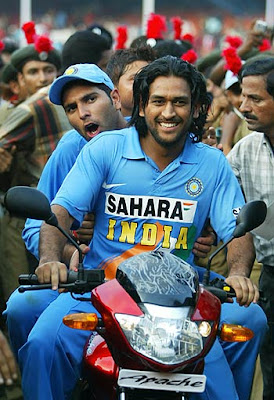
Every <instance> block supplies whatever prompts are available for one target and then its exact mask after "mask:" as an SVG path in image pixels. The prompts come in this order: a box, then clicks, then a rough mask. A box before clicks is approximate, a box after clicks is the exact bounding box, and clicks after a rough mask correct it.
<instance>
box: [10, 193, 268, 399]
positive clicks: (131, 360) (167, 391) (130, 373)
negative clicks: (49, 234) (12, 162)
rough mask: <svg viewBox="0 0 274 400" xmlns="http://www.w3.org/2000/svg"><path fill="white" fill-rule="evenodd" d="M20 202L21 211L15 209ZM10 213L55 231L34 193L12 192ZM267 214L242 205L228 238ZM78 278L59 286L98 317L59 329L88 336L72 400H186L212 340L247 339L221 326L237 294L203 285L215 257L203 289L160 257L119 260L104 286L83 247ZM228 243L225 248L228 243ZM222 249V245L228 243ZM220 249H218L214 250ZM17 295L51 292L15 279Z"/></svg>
mask: <svg viewBox="0 0 274 400" xmlns="http://www.w3.org/2000/svg"><path fill="white" fill-rule="evenodd" d="M18 198H20V205H19V204H18ZM5 204H6V207H7V209H8V210H9V211H10V212H13V213H16V214H17V215H21V216H23V217H30V218H37V219H43V220H45V221H46V222H47V223H50V224H51V225H54V226H56V227H57V228H58V229H59V230H60V231H62V232H63V230H62V228H61V227H60V226H59V225H58V221H57V219H56V217H55V215H54V214H53V213H52V212H51V209H50V206H49V203H48V201H47V199H46V197H45V196H44V195H43V194H42V193H41V192H38V191H37V190H35V189H31V188H24V187H17V188H12V189H10V190H9V191H8V192H7V194H6V198H5ZM265 216H266V205H265V203H264V202H262V201H253V202H250V203H248V204H246V205H245V206H244V207H243V208H242V210H241V211H240V213H239V216H238V218H237V226H236V228H235V231H234V234H233V237H232V238H231V239H230V240H232V239H233V238H235V237H240V236H242V235H244V234H245V233H246V232H247V231H250V230H252V229H254V228H255V227H257V226H259V225H260V224H261V223H262V222H263V220H264V218H265ZM63 233H64V234H65V235H66V236H67V238H68V239H69V240H70V241H71V242H72V243H74V245H75V246H76V248H77V249H78V251H79V257H80V264H79V269H78V272H77V273H75V272H69V273H68V282H67V283H65V284H60V285H59V287H60V288H66V290H68V291H70V292H71V293H72V295H73V296H75V294H83V293H88V292H91V298H90V299H86V298H85V299H84V300H85V301H86V300H88V301H91V302H92V304H93V306H94V307H95V308H96V310H97V311H98V312H99V313H100V317H98V316H97V314H95V313H92V314H87V313H84V314H71V315H68V316H66V317H65V318H64V323H65V324H66V325H67V326H69V327H71V328H76V329H87V330H90V331H93V332H92V334H91V336H90V338H89V340H88V343H87V344H86V347H85V349H84V358H83V363H84V368H83V370H84V375H83V379H82V380H81V382H80V383H79V385H78V386H77V388H76V390H75V393H74V397H73V398H74V399H76V398H81V399H87V400H88V399H94V400H105V399H107V400H115V399H120V400H132V399H134V400H135V399H143V400H151V399H157V400H161V399H166V398H167V397H168V398H169V399H170V400H171V399H174V400H177V399H178V400H179V399H180V400H182V399H187V398H188V396H189V394H191V393H201V392H203V391H204V389H205V384H206V376H205V375H203V369H204V358H205V356H206V354H207V353H208V352H209V350H210V349H211V347H212V345H213V343H214V341H215V340H216V337H217V335H219V336H220V337H221V339H222V340H227V341H246V340H249V339H251V338H252V336H253V333H252V331H250V330H249V329H248V328H244V327H241V326H235V325H228V324H223V325H222V327H221V328H220V329H219V320H220V312H221V303H222V302H224V301H227V299H228V298H229V297H233V296H234V295H235V294H234V292H233V290H232V288H230V287H229V286H227V285H226V284H225V282H224V281H223V280H219V279H216V280H215V281H213V282H210V283H209V273H210V265H211V260H212V258H213V257H214V256H215V255H216V254H217V251H216V252H215V253H213V254H212V255H211V257H210V259H209V263H208V267H207V270H206V273H205V275H204V281H203V284H199V279H198V274H197V273H196V271H195V270H194V269H193V268H192V267H191V266H190V265H189V264H187V263H186V262H184V261H183V260H181V259H179V258H178V257H176V256H174V255H172V254H170V253H167V252H164V251H154V252H147V253H142V254H139V255H137V256H134V257H132V258H130V259H128V260H126V261H124V262H122V263H121V264H120V266H119V268H118V270H117V274H116V279H113V280H111V281H105V280H104V273H103V271H100V270H84V269H83V266H82V253H81V249H80V248H79V246H78V245H77V243H75V242H74V241H73V239H71V238H70V236H69V235H68V234H67V233H66V232H63ZM227 243H228V242H227ZM227 243H225V244H224V245H223V246H222V248H223V247H224V246H226V245H227ZM220 250H221V249H219V250H218V251H220ZM19 283H20V284H21V285H33V286H22V287H20V288H19V289H20V290H21V291H25V290H33V289H43V288H49V287H51V286H50V285H39V284H37V283H38V281H37V277H36V275H21V276H20V278H19Z"/></svg>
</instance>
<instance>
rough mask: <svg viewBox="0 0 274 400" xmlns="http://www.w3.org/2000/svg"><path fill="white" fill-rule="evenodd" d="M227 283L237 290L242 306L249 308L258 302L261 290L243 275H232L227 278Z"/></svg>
mask: <svg viewBox="0 0 274 400" xmlns="http://www.w3.org/2000/svg"><path fill="white" fill-rule="evenodd" d="M225 282H226V283H228V284H229V285H230V286H231V287H232V288H233V289H234V290H235V293H236V298H237V302H238V303H239V305H240V306H245V307H248V306H249V305H250V304H251V303H257V302H258V300H259V296H260V294H259V290H258V288H257V286H256V285H255V284H254V283H253V282H252V281H251V279H249V278H247V277H245V276H241V275H232V276H229V277H228V278H226V279H225Z"/></svg>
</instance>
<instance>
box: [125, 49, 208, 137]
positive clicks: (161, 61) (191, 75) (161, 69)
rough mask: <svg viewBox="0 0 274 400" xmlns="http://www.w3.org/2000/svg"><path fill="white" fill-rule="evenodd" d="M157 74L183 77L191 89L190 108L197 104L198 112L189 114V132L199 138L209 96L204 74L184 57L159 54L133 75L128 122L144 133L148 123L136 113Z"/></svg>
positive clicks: (147, 96) (205, 116)
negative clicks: (190, 118) (130, 114)
mask: <svg viewBox="0 0 274 400" xmlns="http://www.w3.org/2000/svg"><path fill="white" fill-rule="evenodd" d="M159 76H176V77H179V78H182V79H185V80H186V81H187V83H188V85H189V87H190V91H191V109H192V112H193V111H194V107H195V106H197V105H198V106H199V116H198V117H197V118H193V117H192V123H191V125H190V132H191V133H193V141H196V142H198V141H200V140H201V138H202V135H203V127H204V124H205V122H206V118H207V112H208V108H209V106H210V103H211V97H210V96H209V94H208V93H207V89H206V82H205V79H204V77H203V75H202V74H201V73H200V72H198V71H197V70H196V68H195V67H194V66H193V65H192V64H190V63H188V62H187V61H183V60H182V59H180V58H177V57H173V56H166V57H162V58H158V59H157V60H155V61H153V62H152V63H150V64H148V65H147V66H146V67H144V68H142V70H141V71H140V72H139V73H138V74H137V75H136V77H135V79H134V84H133V100H134V106H133V112H132V118H131V120H130V125H135V127H136V129H137V131H138V133H139V134H140V135H142V136H145V135H146V133H147V126H146V122H145V118H144V117H141V116H140V115H139V112H140V106H141V105H142V107H143V108H145V106H146V105H147V103H148V100H149V87H150V85H151V84H152V82H154V80H155V79H156V78H158V77H159Z"/></svg>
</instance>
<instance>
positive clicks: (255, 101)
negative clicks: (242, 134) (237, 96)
mask: <svg viewBox="0 0 274 400" xmlns="http://www.w3.org/2000/svg"><path fill="white" fill-rule="evenodd" d="M240 111H241V112H242V114H243V115H244V117H245V120H246V122H247V126H248V129H250V130H252V131H258V132H263V133H266V134H267V135H268V136H269V137H272V138H274V99H273V97H272V96H271V95H270V94H269V93H268V92H267V90H266V82H265V77H263V76H253V75H251V76H246V77H244V78H243V80H242V104H241V107H240Z"/></svg>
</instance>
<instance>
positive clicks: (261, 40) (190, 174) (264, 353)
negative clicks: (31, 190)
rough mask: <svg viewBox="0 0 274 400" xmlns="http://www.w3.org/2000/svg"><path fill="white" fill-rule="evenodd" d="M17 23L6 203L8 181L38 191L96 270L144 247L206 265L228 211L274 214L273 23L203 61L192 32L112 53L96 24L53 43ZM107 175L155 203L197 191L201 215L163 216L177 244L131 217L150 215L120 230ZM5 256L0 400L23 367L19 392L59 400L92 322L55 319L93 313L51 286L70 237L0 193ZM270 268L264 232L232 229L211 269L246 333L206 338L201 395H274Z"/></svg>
mask: <svg viewBox="0 0 274 400" xmlns="http://www.w3.org/2000/svg"><path fill="white" fill-rule="evenodd" d="M154 17H157V16H156V15H154ZM158 17H159V18H160V16H158ZM159 18H158V24H159ZM160 21H161V18H160ZM177 22H178V20H177ZM261 22H263V21H261ZM259 28H260V29H259ZM24 32H25V34H26V37H27V40H28V44H27V45H25V46H23V47H20V48H19V46H17V44H16V43H15V42H13V41H12V40H10V39H9V38H6V39H4V40H3V41H2V46H1V47H0V48H1V50H0V51H1V60H2V64H3V66H2V68H1V72H0V74H1V106H0V175H1V177H0V184H1V186H0V191H1V199H2V200H3V197H4V194H5V193H6V191H7V190H8V189H9V188H10V187H13V186H17V185H24V186H31V187H37V188H38V189H39V190H41V191H42V192H43V193H45V194H46V196H47V197H48V199H49V201H51V202H52V208H53V210H54V212H55V214H56V215H57V216H58V219H59V220H60V221H62V224H63V226H64V228H65V229H66V230H67V231H68V232H69V233H70V234H71V235H73V237H74V238H76V239H77V240H78V242H79V243H80V244H81V245H82V247H83V251H84V254H85V257H84V265H85V267H87V268H96V267H97V266H98V265H100V266H101V267H102V268H105V273H106V277H107V278H108V279H111V278H113V277H114V276H115V271H116V268H117V260H116V259H115V258H114V259H113V261H112V262H111V263H109V262H108V264H107V266H104V263H105V260H109V259H110V258H113V257H114V255H115V256H117V255H118V259H119V260H121V259H123V254H124V252H127V253H128V252H129V251H130V249H132V248H133V247H134V245H135V244H137V243H139V242H141V243H142V246H141V247H140V248H141V249H142V251H148V250H153V248H155V247H156V246H160V247H163V248H165V247H167V248H169V250H170V251H171V252H172V253H173V254H175V255H176V256H178V257H180V258H183V259H184V260H186V261H188V262H189V263H190V264H192V265H193V266H194V265H195V268H196V269H197V271H198V272H199V274H200V275H202V273H203V270H204V269H203V266H204V263H205V261H204V260H206V259H207V258H208V255H209V254H210V252H212V251H213V250H214V249H215V248H216V246H218V245H219V243H220V242H222V241H225V240H226V239H228V238H229V237H230V236H231V234H232V231H233V228H234V226H235V216H234V213H233V211H234V212H235V210H237V209H239V208H240V207H241V206H242V205H243V204H244V202H245V201H251V200H264V201H265V202H266V205H267V206H268V208H269V214H270V216H271V215H272V214H273V199H274V193H273V185H272V182H273V178H274V165H273V162H274V158H273V149H274V53H273V48H272V34H273V32H272V30H271V29H269V28H268V27H265V26H264V24H261V26H259V25H258V24H256V22H254V23H252V24H251V26H250V29H249V30H248V31H247V32H246V35H245V37H244V38H240V37H231V36H230V37H227V38H226V41H225V42H226V47H225V48H224V49H223V50H222V51H216V52H213V53H211V54H209V55H207V56H204V57H200V58H198V57H197V54H196V52H195V48H194V47H193V42H192V40H191V37H190V35H189V36H188V37H187V36H184V37H177V38H176V39H175V38H174V39H165V38H164V37H162V34H161V32H160V31H159V30H158V34H156V35H154V37H152V36H153V35H151V34H148V32H147V34H146V35H143V36H140V37H138V38H135V39H134V40H133V41H132V43H131V44H130V45H129V46H128V47H127V48H125V47H124V46H121V47H120V48H117V46H116V47H115V40H114V38H113V36H112V34H111V33H110V32H109V31H108V30H107V29H106V28H104V27H103V26H101V25H97V26H96V25H92V26H90V27H89V28H88V29H85V30H80V31H77V32H75V33H73V34H72V35H71V36H70V37H69V38H68V39H67V41H66V42H65V43H64V45H63V47H62V51H61V52H59V51H58V50H56V49H55V48H54V47H53V45H52V43H51V41H50V40H49V39H48V38H47V37H45V36H43V35H42V36H39V35H37V34H36V31H35V25H34V24H33V23H31V22H30V23H28V24H25V26H24ZM116 44H117V41H116ZM104 132H105V133H104ZM229 164H230V165H229ZM69 172H70V173H69ZM133 176H134V180H132V177H133ZM79 182H81V186H80V187H79ZM117 182H123V185H117ZM106 183H107V184H106ZM112 184H115V185H116V186H118V187H119V188H118V189H117V190H116V189H115V190H113V189H112V190H113V197H114V200H115V199H116V200H117V201H118V200H119V199H121V198H122V197H126V196H129V195H131V196H134V197H135V198H137V199H138V198H139V199H142V198H144V197H146V196H150V197H151V199H152V200H151V201H152V202H153V201H154V200H155V199H156V198H158V197H165V198H167V199H168V198H171V197H172V198H178V199H181V200H182V199H192V200H193V199H194V200H196V202H197V211H196V213H195V215H194V216H193V219H192V220H191V221H188V222H182V221H181V220H180V221H175V220H171V219H170V220H169V221H168V225H169V227H172V241H170V242H169V245H167V244H166V243H165V241H163V240H162V239H161V240H160V241H159V243H154V247H153V246H152V244H151V240H148V238H144V237H142V225H143V223H144V221H146V222H148V221H149V222H151V225H152V224H153V225H154V226H156V225H155V220H154V219H151V220H147V218H146V217H144V216H143V217H142V216H138V219H136V216H135V215H134V214H133V215H132V216H130V218H129V221H137V222H138V223H137V224H136V229H135V233H134V238H131V240H130V241H128V240H129V239H127V237H128V234H127V233H126V231H125V230H126V227H125V225H124V224H123V218H124V215H122V212H120V214H119V212H117V213H113V215H112V214H111V213H108V214H107V213H106V212H105V207H106V206H107V205H106V204H105V201H107V200H106V199H107V198H108V196H107V193H108V192H107V189H106V188H107V186H109V185H112ZM115 185H114V186H115ZM182 188H185V189H182ZM103 199H104V200H103ZM155 201H156V200H155ZM271 207H272V208H271ZM271 213H272V214H271ZM110 217H111V220H110ZM127 220H128V218H127ZM208 221H209V223H208ZM158 222H159V223H160V224H162V223H163V221H162V219H161V218H160V217H159V218H158ZM164 223H166V221H164ZM182 225H183V226H184V231H182V230H181V227H182ZM191 227H192V228H195V234H194V235H193V234H190V233H189V234H188V232H189V231H190V230H191V229H190V228H191ZM183 232H184V233H183ZM131 236H132V235H131ZM179 238H180V240H179ZM173 239H174V240H173ZM176 239H177V240H178V243H179V244H178V245H176V246H175V245H174V243H175V242H176ZM0 253H1V257H0V284H1V307H2V310H1V311H2V312H3V317H2V319H1V328H2V331H3V332H1V331H0V388H1V387H2V389H3V388H4V392H3V395H2V396H3V399H8V398H9V397H8V396H9V394H8V393H7V391H6V390H7V388H12V387H14V386H15V385H16V382H18V379H19V378H18V377H19V376H20V378H21V379H22V383H20V385H21V384H22V391H23V395H22V394H21V392H19V394H18V397H17V398H18V399H19V398H22V396H23V397H24V399H25V400H36V399H42V400H43V399H45V400H48V399H58V400H59V399H60V400H61V399H65V398H69V396H70V394H71V393H72V391H73V388H74V386H75V384H76V382H77V379H78V378H79V377H80V375H81V358H82V348H83V346H84V343H85V341H86V339H87V336H88V332H86V333H83V334H81V335H79V332H77V331H74V330H69V329H67V328H66V327H65V326H63V324H62V317H63V316H64V315H66V314H67V313H69V312H71V310H72V309H77V310H81V309H83V310H84V311H85V310H86V309H87V308H91V309H92V306H91V305H89V307H87V304H85V305H84V306H83V305H82V304H81V305H78V304H76V303H77V301H75V300H74V299H73V298H72V297H71V296H70V294H68V293H61V294H60V293H59V292H58V290H57V289H58V282H59V281H61V282H62V281H64V280H65V279H66V274H67V268H75V266H76V265H77V259H76V256H77V253H75V248H74V247H72V246H70V245H68V244H67V243H65V241H64V237H63V236H60V235H59V234H58V232H57V231H56V229H55V228H52V227H50V226H47V225H44V224H42V222H41V221H37V220H32V219H27V220H23V219H22V218H18V217H16V216H14V215H10V214H9V213H8V212H7V210H5V207H4V204H3V203H2V204H1V221H0ZM131 254H132V255H133V254H134V251H133V250H132V253H131ZM255 257H256V259H255ZM273 268H274V238H273V236H271V234H269V232H268V236H266V235H265V236H264V235H263V234H262V236H259V235H257V234H256V233H253V234H252V235H251V234H246V235H245V236H244V237H243V238H239V239H236V240H235V241H233V242H231V244H230V245H229V247H228V249H227V251H226V252H224V251H223V252H222V253H220V255H219V258H218V259H216V261H215V264H213V269H214V270H215V271H216V272H218V273H220V274H221V275H223V276H224V277H225V278H226V282H227V283H228V284H229V285H231V286H232V287H233V288H234V289H235V292H236V296H237V302H234V303H233V304H224V305H222V320H225V321H232V320H233V321H234V323H235V321H236V322H237V323H239V324H243V325H245V326H248V327H250V328H251V329H252V330H253V331H254V332H255V336H254V338H253V339H252V340H251V341H250V342H247V343H245V344H242V343H241V344H233V345H231V344H229V346H226V344H224V343H220V342H216V344H215V345H214V347H213V349H212V350H211V352H210V353H209V354H208V356H207V357H206V363H205V373H206V375H207V377H208V380H207V390H206V392H205V393H204V394H200V395H199V396H198V397H197V399H198V398H199V399H202V400H206V399H212V398H214V399H216V400H218V399H221V398H223V393H224V392H225V393H226V396H227V398H231V399H235V400H237V399H240V400H248V399H250V398H252V396H254V397H253V398H254V400H259V399H260V398H261V399H263V400H270V399H273V396H274V354H273V350H274V336H273V335H274V334H273V318H274V317H273V316H274V310H273V304H274V299H273V290H272V288H273V287H274V280H273V276H274V269H273ZM28 271H29V272H35V273H36V274H37V276H38V279H39V281H40V282H41V283H43V282H51V284H52V289H53V290H45V291H42V292H41V291H39V292H33V293H31V294H29V293H28V295H25V294H21V293H20V294H19V293H18V291H17V290H16V288H17V286H18V275H19V274H21V273H27V272H28ZM259 277H260V278H259ZM257 286H258V287H259V289H260V291H261V292H262V293H263V296H262V297H264V301H260V300H259V289H258V288H257ZM30 298H31V301H30ZM256 303H258V304H256ZM56 310H59V311H58V312H57V311H56ZM6 323H7V330H6V325H5V324H6ZM45 326H46V327H47V329H45ZM75 335H78V336H77V338H78V339H77V340H75ZM41 343H42V345H41ZM68 348H69V349H70V350H69V353H70V354H69V357H67V349H68ZM11 349H12V351H11ZM65 349H66V350H65ZM258 354H260V361H261V362H260V364H261V368H262V377H263V385H262V384H261V383H260V377H259V378H258V382H259V383H258V382H257V388H256V384H254V385H253V386H255V387H253V390H252V381H253V376H254V370H255V364H256V359H257V355H258ZM216 360H217V361H216ZM216 362H217V363H218V366H219V367H218V371H216ZM17 363H18V365H19V367H20V368H18V367H17ZM37 365H39V368H37ZM49 365H50V366H51V367H50V368H49ZM257 365H258V367H259V363H257ZM19 370H20V371H19ZM228 377H229V379H228ZM41 382H43V383H41ZM254 382H255V383H256V381H255V380H254ZM1 385H2V386H1ZM253 393H256V394H253ZM0 396H1V391H0ZM250 396H251V397H250ZM258 396H260V397H258ZM0 398H1V397H0ZM193 398H195V399H196V397H193Z"/></svg>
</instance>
